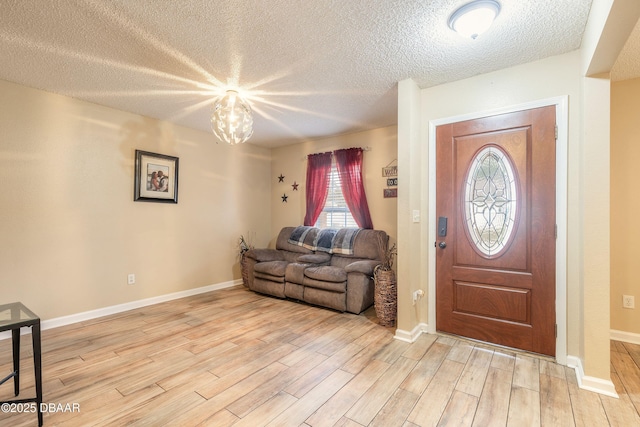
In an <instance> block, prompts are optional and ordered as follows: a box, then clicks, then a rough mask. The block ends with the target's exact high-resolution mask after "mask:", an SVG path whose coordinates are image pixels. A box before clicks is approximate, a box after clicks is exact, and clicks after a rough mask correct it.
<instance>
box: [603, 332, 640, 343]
mask: <svg viewBox="0 0 640 427" xmlns="http://www.w3.org/2000/svg"><path fill="white" fill-rule="evenodd" d="M609 333H610V336H609V337H610V338H611V339H612V340H615V341H623V342H628V343H629V344H638V345H640V334H634V333H633V332H625V331H616V330H615V329H611V331H609Z"/></svg>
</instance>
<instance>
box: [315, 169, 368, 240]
mask: <svg viewBox="0 0 640 427" xmlns="http://www.w3.org/2000/svg"><path fill="white" fill-rule="evenodd" d="M315 226H316V227H318V228H343V227H358V224H356V221H355V220H354V219H353V215H351V211H349V207H348V206H347V202H346V201H345V200H344V195H343V194H342V186H341V185H340V174H339V173H338V168H337V167H336V163H335V161H332V162H331V172H330V173H329V193H328V195H327V201H326V203H325V204H324V208H323V209H322V212H321V213H320V216H319V217H318V220H317V221H316V223H315Z"/></svg>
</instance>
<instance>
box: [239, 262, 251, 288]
mask: <svg viewBox="0 0 640 427" xmlns="http://www.w3.org/2000/svg"><path fill="white" fill-rule="evenodd" d="M240 274H241V275H242V284H243V285H244V286H246V287H247V288H248V287H249V259H248V258H247V255H246V254H242V255H240Z"/></svg>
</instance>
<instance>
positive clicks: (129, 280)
mask: <svg viewBox="0 0 640 427" xmlns="http://www.w3.org/2000/svg"><path fill="white" fill-rule="evenodd" d="M135 283H136V275H135V274H129V275H128V276H127V284H129V285H133V284H135Z"/></svg>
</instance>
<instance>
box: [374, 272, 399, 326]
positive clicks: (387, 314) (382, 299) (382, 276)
mask: <svg viewBox="0 0 640 427" xmlns="http://www.w3.org/2000/svg"><path fill="white" fill-rule="evenodd" d="M374 279H375V291H374V293H373V304H374V307H375V309H376V316H378V321H379V324H380V325H381V326H395V324H396V315H397V312H398V286H397V284H396V274H395V273H394V271H393V270H382V269H380V268H377V269H376V271H375V273H374Z"/></svg>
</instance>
